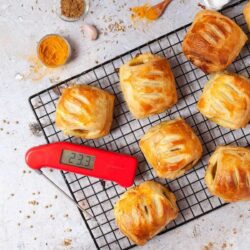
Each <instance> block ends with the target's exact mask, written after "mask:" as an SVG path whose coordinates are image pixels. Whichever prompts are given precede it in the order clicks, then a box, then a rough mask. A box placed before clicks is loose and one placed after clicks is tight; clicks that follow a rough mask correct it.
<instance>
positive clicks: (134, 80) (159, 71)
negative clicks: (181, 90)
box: [119, 53, 177, 119]
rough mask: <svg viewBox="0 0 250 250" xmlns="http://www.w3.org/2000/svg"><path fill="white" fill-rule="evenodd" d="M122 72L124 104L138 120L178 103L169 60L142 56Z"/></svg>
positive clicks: (156, 56)
mask: <svg viewBox="0 0 250 250" xmlns="http://www.w3.org/2000/svg"><path fill="white" fill-rule="evenodd" d="M119 72H120V84H121V89H122V92H123V95H124V98H125V101H126V102H127V105H128V108H129V110H130V112H131V113H132V114H133V116H134V117H135V118H137V119H140V118H145V117H148V116H150V115H154V114H159V113H162V112H163V111H165V110H167V109H168V108H171V107H172V106H173V105H174V104H175V103H176V102H177V92H176V86H175V79H174V75H173V73H172V70H171V68H170V66H169V63H168V61H167V59H166V58H164V57H161V56H158V55H153V54H150V53H145V54H141V55H139V56H137V57H135V58H133V59H132V60H130V61H129V62H127V63H126V64H124V65H122V66H121V67H120V70H119Z"/></svg>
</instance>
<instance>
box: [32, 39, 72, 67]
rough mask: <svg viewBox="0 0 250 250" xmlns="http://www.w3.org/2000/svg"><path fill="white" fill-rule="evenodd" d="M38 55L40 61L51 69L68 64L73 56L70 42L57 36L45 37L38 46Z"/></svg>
mask: <svg viewBox="0 0 250 250" xmlns="http://www.w3.org/2000/svg"><path fill="white" fill-rule="evenodd" d="M37 55H38V58H39V59H40V61H41V62H42V63H43V64H44V65H45V66H46V67H49V68H56V67H59V66H62V65H64V64H66V62H67V61H68V60H69V58H70V55H71V47H70V44H69V43H68V41H67V40H66V39H65V38H64V37H62V36H60V35H57V34H50V35H46V36H44V37H43V38H42V39H41V40H40V41H39V43H38V45H37Z"/></svg>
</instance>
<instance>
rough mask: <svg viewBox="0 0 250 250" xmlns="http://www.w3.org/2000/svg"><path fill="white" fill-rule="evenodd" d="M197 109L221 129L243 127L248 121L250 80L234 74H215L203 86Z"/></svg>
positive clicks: (249, 113) (249, 119)
mask: <svg viewBox="0 0 250 250" xmlns="http://www.w3.org/2000/svg"><path fill="white" fill-rule="evenodd" d="M197 108H198V110H199V111H200V112H201V113H202V114H203V115H204V116H206V117H207V118H208V119H210V120H211V121H213V122H215V123H217V124H219V125H221V126H222V127H225V128H230V129H239V128H243V127H245V126H246V125H247V124H248V122H249V121H250V79H248V78H246V77H244V76H241V75H237V74H234V73H228V72H220V73H216V74H215V75H213V76H212V78H211V79H210V80H209V81H208V82H207V84H206V85H205V88H204V91H203V94H202V95H201V97H200V100H199V101H198V104H197Z"/></svg>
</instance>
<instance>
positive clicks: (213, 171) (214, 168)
mask: <svg viewBox="0 0 250 250" xmlns="http://www.w3.org/2000/svg"><path fill="white" fill-rule="evenodd" d="M216 173H217V162H216V163H215V164H214V165H213V167H212V171H211V174H212V178H213V180H214V179H215V176H216Z"/></svg>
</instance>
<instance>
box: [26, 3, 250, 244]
mask: <svg viewBox="0 0 250 250" xmlns="http://www.w3.org/2000/svg"><path fill="white" fill-rule="evenodd" d="M245 2H246V1H241V2H240V3H238V4H237V5H236V4H235V5H233V6H231V7H228V8H226V9H225V10H223V11H222V12H223V14H225V15H227V16H229V17H231V18H232V19H234V20H235V21H236V22H237V23H238V24H239V25H240V26H241V27H242V29H243V30H244V31H245V32H246V33H248V30H247V26H246V23H245V21H244V18H243V16H242V14H241V13H242V12H241V10H242V6H241V5H242V4H244V3H245ZM188 27H189V25H187V26H185V27H182V28H180V29H178V30H176V31H174V32H171V33H170V34H167V35H164V36H162V37H160V38H158V39H156V40H154V41H151V42H149V43H147V44H145V45H142V46H140V47H138V48H136V49H133V50H132V51H129V52H127V53H125V54H123V55H121V56H118V57H116V58H114V59H112V60H110V61H108V62H105V63H103V64H101V65H99V66H97V67H95V68H93V69H90V70H88V71H85V72H83V73H81V74H79V75H77V76H74V77H72V78H70V79H68V80H66V81H64V82H62V83H59V84H57V85H55V86H53V87H50V88H48V89H46V90H44V91H41V92H39V93H37V94H35V95H33V96H31V97H30V99H29V101H30V104H31V107H32V110H33V111H34V114H35V116H36V118H37V120H38V122H39V124H40V126H41V128H42V131H43V134H44V136H45V138H46V140H47V142H48V143H52V142H57V141H70V142H73V143H79V144H85V145H88V146H92V147H96V148H103V149H106V150H111V151H116V152H121V153H127V154H130V155H133V156H135V157H136V158H137V159H138V162H139V166H138V171H137V175H136V178H135V183H134V184H135V185H138V184H140V183H141V182H143V181H146V180H152V179H154V180H156V181H157V182H160V183H162V184H164V185H167V186H168V187H169V188H170V189H171V190H172V191H173V192H174V193H175V195H176V197H177V204H178V207H179V209H180V212H179V216H178V218H177V219H176V220H175V221H173V222H172V223H171V224H169V225H168V226H167V227H166V228H165V229H164V230H163V231H162V232H161V233H164V232H167V231H168V230H171V229H174V228H176V227H178V226H180V225H183V224H185V223H187V222H189V221H191V220H193V219H195V218H198V217H200V216H202V215H204V214H206V213H209V212H211V211H214V210H215V209H217V208H219V207H222V206H223V205H225V204H224V203H223V202H222V201H221V200H220V199H218V198H216V197H213V196H211V195H210V194H209V192H208V191H207V188H206V186H205V184H204V180H203V179H204V174H205V167H206V165H207V162H208V158H209V157H210V155H211V153H212V152H213V151H214V150H215V148H216V146H217V145H226V144H235V145H240V146H248V145H249V141H250V128H249V126H248V127H247V128H245V129H239V130H236V131H231V130H228V129H224V128H222V127H219V126H218V125H216V124H214V123H212V122H210V121H208V120H207V119H206V118H205V117H203V116H202V115H201V114H200V113H199V112H198V111H197V109H196V103H197V100H198V99H199V96H200V95H201V93H202V89H203V87H204V84H205V83H206V82H207V80H208V76H207V75H205V74H204V73H203V72H202V71H200V70H199V69H197V68H195V67H194V66H193V65H192V64H191V63H190V62H189V61H187V59H186V57H185V56H184V54H183V53H182V50H181V43H182V40H183V38H184V36H185V34H186V32H187V29H188ZM148 51H150V52H152V53H154V54H159V55H162V56H165V57H166V58H168V60H169V62H170V65H171V67H172V70H173V72H174V75H175V78H176V83H177V92H178V96H179V101H178V103H177V105H175V106H174V107H173V108H171V109H170V110H168V111H167V112H164V113H162V114H159V115H155V116H151V117H149V118H146V119H142V120H135V119H134V118H133V117H132V116H131V114H130V112H129V111H128V108H127V106H126V104H125V101H124V98H123V96H122V93H121V90H120V88H119V79H118V72H117V69H118V68H119V67H120V65H122V64H123V63H125V62H127V61H128V60H129V59H131V58H132V57H134V56H136V55H137V54H138V53H143V52H148ZM230 70H231V71H234V72H237V73H240V74H243V75H245V76H248V77H249V75H250V71H249V70H250V48H249V44H247V45H246V46H245V47H244V49H243V50H242V51H241V53H240V55H239V56H238V58H237V59H236V60H235V61H234V63H233V64H232V65H231V66H230ZM75 83H85V84H90V85H94V86H97V87H100V88H102V89H105V90H107V91H109V92H111V93H113V94H114V95H115V96H116V100H115V111H114V121H113V126H112V130H111V133H110V134H109V135H108V136H105V137H104V138H101V139H97V140H83V139H79V138H75V137H67V136H64V135H63V133H62V132H61V131H60V130H58V129H57V128H56V126H55V122H54V120H55V110H56V103H57V101H58V98H59V96H60V94H61V90H62V89H63V88H65V87H67V86H69V85H71V84H75ZM176 117H183V118H185V120H186V121H187V122H188V123H189V124H190V125H191V126H192V128H193V129H194V131H195V132H196V134H197V135H198V136H199V138H200V139H201V142H202V145H203V149H204V152H203V157H202V160H201V161H200V162H199V164H197V165H196V166H195V167H194V168H193V169H191V170H190V171H188V172H187V173H186V174H185V175H184V176H181V177H179V178H177V179H175V180H172V181H168V180H166V179H160V178H157V176H156V175H155V172H154V171H153V170H152V168H151V167H150V166H149V165H148V164H147V162H146V160H145V158H144V156H143V154H142V153H141V151H140V150H139V146H138V141H139V140H140V138H141V137H142V135H143V134H144V133H145V131H147V129H148V128H149V127H151V126H153V125H156V124H158V123H160V122H161V121H164V120H169V119H174V118H176ZM62 174H63V177H64V180H65V182H66V184H67V186H68V188H69V190H70V193H71V194H72V196H73V198H74V199H75V200H76V201H77V202H78V203H79V204H81V205H82V206H84V208H85V209H86V210H87V211H88V212H89V213H91V214H92V215H94V216H95V217H96V218H97V219H98V221H99V222H101V225H98V224H96V223H95V221H93V220H91V219H90V218H86V217H85V216H84V215H83V214H82V213H81V216H82V218H83V219H84V221H85V223H86V226H87V228H88V230H89V232H90V234H91V237H92V238H93V241H94V243H95V246H96V247H97V248H98V249H129V248H132V247H133V246H134V245H133V243H132V242H131V241H130V240H129V239H128V238H126V237H125V236H124V235H123V234H122V233H121V232H120V231H119V229H118V228H117V226H116V224H115V219H114V214H113V205H114V204H115V202H116V201H117V200H118V199H119V197H120V196H121V195H122V194H123V193H124V192H125V191H126V189H124V188H122V187H120V186H118V185H117V184H115V183H112V182H105V183H104V182H103V181H101V180H99V179H95V178H91V177H87V176H81V175H77V174H72V173H68V172H62Z"/></svg>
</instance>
